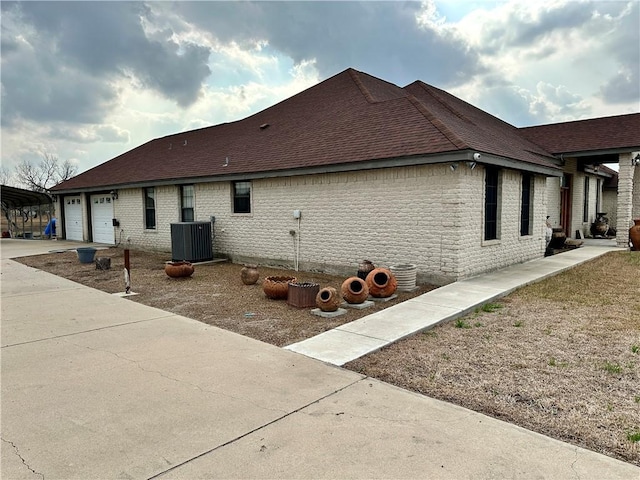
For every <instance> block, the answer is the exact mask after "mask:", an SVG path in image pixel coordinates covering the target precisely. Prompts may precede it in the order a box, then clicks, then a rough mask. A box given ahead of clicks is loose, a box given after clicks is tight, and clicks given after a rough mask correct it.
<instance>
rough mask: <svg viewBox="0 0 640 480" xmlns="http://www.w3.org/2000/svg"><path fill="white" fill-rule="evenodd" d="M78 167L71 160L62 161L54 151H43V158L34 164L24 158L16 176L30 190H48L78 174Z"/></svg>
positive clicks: (17, 168)
mask: <svg viewBox="0 0 640 480" xmlns="http://www.w3.org/2000/svg"><path fill="white" fill-rule="evenodd" d="M76 171H77V167H76V166H75V165H73V164H72V163H71V162H70V161H69V160H65V161H63V162H60V160H59V159H58V157H57V156H56V155H54V154H52V153H48V152H42V160H40V163H39V164H37V165H34V164H33V163H32V162H31V161H29V160H24V161H22V163H20V164H18V165H17V166H16V178H17V180H18V182H20V183H21V184H23V185H24V186H25V187H27V188H28V189H29V190H35V191H36V192H48V191H49V189H50V188H51V187H53V186H54V185H57V184H58V183H60V182H62V181H64V180H69V179H70V178H71V177H73V176H74V175H75V174H76Z"/></svg>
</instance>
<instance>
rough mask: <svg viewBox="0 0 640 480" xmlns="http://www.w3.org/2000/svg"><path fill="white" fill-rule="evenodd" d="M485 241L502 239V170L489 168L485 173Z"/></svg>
mask: <svg viewBox="0 0 640 480" xmlns="http://www.w3.org/2000/svg"><path fill="white" fill-rule="evenodd" d="M484 182H485V192H484V239H485V241H491V240H498V239H499V238H500V231H499V226H500V225H499V224H500V208H499V207H500V205H499V203H500V169H499V168H496V167H490V166H488V167H487V168H486V173H485V180H484Z"/></svg>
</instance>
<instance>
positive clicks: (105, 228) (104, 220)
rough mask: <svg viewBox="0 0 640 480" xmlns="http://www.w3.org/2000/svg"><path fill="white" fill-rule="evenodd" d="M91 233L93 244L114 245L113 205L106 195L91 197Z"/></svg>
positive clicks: (109, 197)
mask: <svg viewBox="0 0 640 480" xmlns="http://www.w3.org/2000/svg"><path fill="white" fill-rule="evenodd" d="M91 233H92V234H93V241H94V242H97V243H107V244H109V245H113V244H114V243H116V242H115V236H114V234H113V203H112V202H111V196H110V195H108V194H104V195H92V196H91Z"/></svg>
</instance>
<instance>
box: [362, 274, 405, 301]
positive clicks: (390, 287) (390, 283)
mask: <svg viewBox="0 0 640 480" xmlns="http://www.w3.org/2000/svg"><path fill="white" fill-rule="evenodd" d="M366 282H367V287H369V295H371V296H372V297H376V298H387V297H390V296H391V295H393V294H394V293H395V292H396V288H397V287H398V281H397V280H396V277H395V276H394V275H393V273H391V270H389V269H387V268H374V269H373V270H371V271H370V272H369V275H367V279H366Z"/></svg>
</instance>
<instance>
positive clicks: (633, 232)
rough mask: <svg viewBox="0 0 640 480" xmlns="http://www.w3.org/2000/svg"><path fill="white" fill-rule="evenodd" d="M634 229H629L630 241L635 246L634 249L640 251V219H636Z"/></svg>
mask: <svg viewBox="0 0 640 480" xmlns="http://www.w3.org/2000/svg"><path fill="white" fill-rule="evenodd" d="M633 223H634V224H635V225H634V226H633V227H631V228H630V229H629V239H630V240H631V244H632V245H633V249H634V250H637V251H640V218H636V219H635V220H634V221H633Z"/></svg>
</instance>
